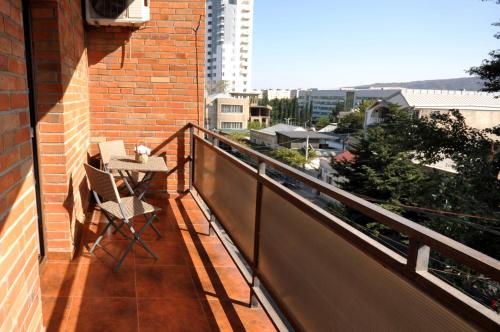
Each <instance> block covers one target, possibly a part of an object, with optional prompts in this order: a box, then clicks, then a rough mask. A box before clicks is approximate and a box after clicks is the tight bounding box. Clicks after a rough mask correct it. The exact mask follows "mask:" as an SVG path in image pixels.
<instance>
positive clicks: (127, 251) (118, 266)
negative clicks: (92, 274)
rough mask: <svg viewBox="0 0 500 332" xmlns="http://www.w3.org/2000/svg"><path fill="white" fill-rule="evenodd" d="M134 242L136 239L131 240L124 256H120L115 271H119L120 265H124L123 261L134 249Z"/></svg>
mask: <svg viewBox="0 0 500 332" xmlns="http://www.w3.org/2000/svg"><path fill="white" fill-rule="evenodd" d="M134 242H135V239H134V240H131V241H130V243H129V244H128V246H127V249H125V252H124V253H123V255H122V257H121V258H120V260H119V261H118V263H117V264H116V265H115V267H114V268H113V272H118V270H120V267H121V266H122V264H123V261H124V260H125V258H126V257H127V255H128V254H129V252H130V250H132V247H133V246H134Z"/></svg>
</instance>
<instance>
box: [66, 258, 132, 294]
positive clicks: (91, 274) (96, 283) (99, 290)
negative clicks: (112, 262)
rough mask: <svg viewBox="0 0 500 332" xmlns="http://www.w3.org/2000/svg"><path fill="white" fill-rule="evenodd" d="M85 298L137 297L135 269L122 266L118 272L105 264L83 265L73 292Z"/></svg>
mask: <svg viewBox="0 0 500 332" xmlns="http://www.w3.org/2000/svg"><path fill="white" fill-rule="evenodd" d="M73 294H74V295H75V296H83V297H135V275H134V267H133V266H130V265H127V266H122V267H121V269H120V270H119V271H118V272H116V273H115V272H113V270H112V267H110V266H107V265H103V264H82V265H81V269H80V271H78V276H77V282H76V285H75V290H74V292H73Z"/></svg>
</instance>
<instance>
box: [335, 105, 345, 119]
mask: <svg viewBox="0 0 500 332" xmlns="http://www.w3.org/2000/svg"><path fill="white" fill-rule="evenodd" d="M344 111H345V103H344V102H343V101H341V102H339V103H337V104H336V105H335V109H334V110H333V112H332V115H333V119H334V120H337V119H338V117H339V114H340V112H344ZM337 121H338V120H337Z"/></svg>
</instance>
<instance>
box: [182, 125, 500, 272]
mask: <svg viewBox="0 0 500 332" xmlns="http://www.w3.org/2000/svg"><path fill="white" fill-rule="evenodd" d="M189 126H190V127H191V128H194V129H197V130H199V131H201V132H203V133H205V134H207V135H209V136H211V137H213V138H216V139H217V140H218V141H219V142H223V143H225V144H227V145H229V146H231V147H232V148H234V149H236V150H238V151H239V152H241V153H243V154H245V155H247V156H250V157H252V158H253V159H256V160H257V162H258V163H265V164H267V165H270V166H272V167H273V168H276V169H278V170H280V171H282V172H284V173H286V174H288V175H290V176H292V177H294V178H295V179H297V180H299V181H301V182H303V183H304V184H307V185H308V186H310V187H312V188H314V189H316V190H318V191H320V192H322V193H324V194H326V195H329V196H331V197H332V198H334V199H336V200H338V201H339V202H341V203H343V204H345V205H347V206H349V207H351V208H353V209H355V210H357V211H359V212H361V213H363V214H364V215H366V216H368V217H371V218H373V219H374V220H376V221H378V222H380V223H382V224H384V225H386V226H388V227H391V228H393V229H395V230H397V231H399V232H401V233H403V234H405V235H407V236H408V237H409V238H410V248H416V249H415V250H410V253H409V257H408V262H407V265H408V266H409V267H410V268H412V269H417V270H418V264H416V262H417V261H419V260H421V259H424V260H425V255H427V257H428V255H429V251H428V250H427V251H425V250H419V248H420V247H421V246H429V247H431V248H433V249H436V250H437V251H439V252H440V253H442V254H445V255H448V256H449V257H450V258H452V259H454V260H456V261H458V262H461V263H463V264H465V265H467V266H469V267H471V268H473V269H474V270H476V271H477V272H479V273H482V274H484V275H487V276H489V277H491V278H492V279H494V280H495V281H498V282H500V261H498V260H496V259H495V258H493V257H490V256H488V255H485V254H483V253H481V252H479V251H477V250H475V249H472V248H470V247H468V246H466V245H463V244H461V243H459V242H457V241H455V240H453V239H450V238H449V237H446V236H444V235H442V234H440V233H437V232H435V231H433V230H431V229H428V228H426V227H424V226H422V225H419V224H417V223H415V222H413V221H411V220H409V219H406V218H404V217H402V216H400V215H397V214H395V213H393V212H391V211H388V210H385V209H383V208H382V207H380V206H377V205H375V204H373V203H370V202H368V201H366V200H364V199H362V198H360V197H357V196H355V195H353V194H350V193H348V192H346V191H344V190H342V189H339V188H336V187H334V186H332V185H329V184H327V183H325V182H322V181H320V180H318V179H316V178H314V177H312V176H310V175H308V174H305V173H302V172H299V171H298V170H296V169H294V168H292V167H290V166H288V165H285V164H283V163H282V162H280V161H277V160H275V159H272V158H270V157H268V156H266V155H264V154H262V153H259V152H257V151H254V150H252V149H249V148H247V147H245V146H243V145H241V144H238V143H235V142H233V141H231V140H230V139H228V138H226V137H224V136H223V135H220V134H217V133H215V132H212V131H210V130H208V129H205V128H203V127H201V126H199V125H196V124H193V123H190V124H189ZM422 254H423V255H424V257H420V255H422ZM412 255H417V256H415V257H412Z"/></svg>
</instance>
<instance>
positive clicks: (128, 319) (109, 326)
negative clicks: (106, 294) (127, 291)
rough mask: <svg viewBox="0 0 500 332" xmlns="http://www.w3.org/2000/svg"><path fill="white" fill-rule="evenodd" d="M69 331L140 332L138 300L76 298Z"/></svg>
mask: <svg viewBox="0 0 500 332" xmlns="http://www.w3.org/2000/svg"><path fill="white" fill-rule="evenodd" d="M67 331H78V332H87V331H88V332H96V331H103V332H104V331H120V332H135V331H138V323H137V302H136V299H125V298H75V299H74V300H73V302H72V304H71V309H70V314H69V319H68V325H67Z"/></svg>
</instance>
